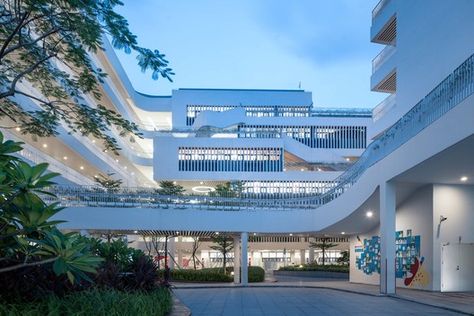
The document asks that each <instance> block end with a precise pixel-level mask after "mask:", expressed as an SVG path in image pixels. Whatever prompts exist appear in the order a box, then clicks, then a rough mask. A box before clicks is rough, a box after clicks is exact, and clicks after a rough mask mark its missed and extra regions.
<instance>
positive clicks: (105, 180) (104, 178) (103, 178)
mask: <svg viewBox="0 0 474 316" xmlns="http://www.w3.org/2000/svg"><path fill="white" fill-rule="evenodd" d="M114 174H115V173H107V175H103V174H101V173H100V174H98V175H96V176H95V177H94V181H95V182H97V183H98V184H100V186H102V187H103V188H105V189H107V190H110V191H116V190H118V189H119V188H120V186H121V185H122V182H123V181H122V179H118V180H115V179H113V178H112V176H113V175H114Z"/></svg>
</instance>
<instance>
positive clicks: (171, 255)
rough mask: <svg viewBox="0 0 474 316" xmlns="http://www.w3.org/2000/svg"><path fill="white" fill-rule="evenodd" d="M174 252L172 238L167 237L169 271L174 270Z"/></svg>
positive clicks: (174, 246)
mask: <svg viewBox="0 0 474 316" xmlns="http://www.w3.org/2000/svg"><path fill="white" fill-rule="evenodd" d="M175 250H176V243H175V241H174V237H169V239H168V253H167V255H168V267H170V270H173V269H174V260H173V259H174V257H175V252H176V251H175Z"/></svg>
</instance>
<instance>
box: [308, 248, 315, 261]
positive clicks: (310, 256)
mask: <svg viewBox="0 0 474 316" xmlns="http://www.w3.org/2000/svg"><path fill="white" fill-rule="evenodd" d="M313 261H314V249H313V248H309V263H312V262H313Z"/></svg>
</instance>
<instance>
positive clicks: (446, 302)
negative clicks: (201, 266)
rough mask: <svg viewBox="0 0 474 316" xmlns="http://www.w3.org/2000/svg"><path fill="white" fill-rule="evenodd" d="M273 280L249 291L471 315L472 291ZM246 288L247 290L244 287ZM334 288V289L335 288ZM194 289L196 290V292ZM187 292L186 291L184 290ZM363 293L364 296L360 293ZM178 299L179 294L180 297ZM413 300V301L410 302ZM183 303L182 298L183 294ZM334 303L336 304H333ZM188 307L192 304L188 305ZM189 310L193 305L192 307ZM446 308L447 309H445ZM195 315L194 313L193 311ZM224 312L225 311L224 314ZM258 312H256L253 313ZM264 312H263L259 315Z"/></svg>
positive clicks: (230, 285)
mask: <svg viewBox="0 0 474 316" xmlns="http://www.w3.org/2000/svg"><path fill="white" fill-rule="evenodd" d="M272 281H273V282H265V283H251V284H250V285H249V287H250V288H252V290H254V289H257V288H258V289H260V288H265V289H267V288H272V289H269V290H272V291H273V290H277V289H281V290H282V291H291V290H290V288H291V289H292V290H293V289H295V290H301V291H303V293H304V292H305V291H308V293H309V292H311V291H312V290H319V291H328V292H330V293H336V294H337V293H338V292H339V295H334V294H333V296H336V297H344V295H349V296H352V295H356V297H358V298H359V300H365V299H366V298H368V297H370V296H371V297H372V298H371V299H384V300H385V299H389V300H395V301H397V300H398V301H399V302H400V303H401V304H402V305H403V304H409V305H410V306H411V305H412V304H415V303H416V304H417V305H419V306H423V304H424V305H426V307H430V306H432V307H436V306H437V307H440V308H443V309H437V308H435V309H434V310H438V311H442V312H444V313H448V310H452V311H460V312H463V313H465V314H471V315H474V292H470V293H440V292H427V291H419V290H410V289H401V288H398V289H397V294H396V295H395V296H394V297H393V298H388V297H381V295H380V294H379V287H378V286H375V285H366V284H355V283H349V282H348V281H341V280H334V279H316V278H304V277H287V276H278V277H276V278H275V279H273V280H272ZM174 285H175V287H176V288H177V289H178V290H179V293H182V292H181V291H180V290H181V289H182V290H184V289H186V290H189V293H194V292H196V291H190V290H192V289H200V290H199V291H201V289H206V290H211V289H216V288H219V289H218V290H217V291H221V290H222V291H224V292H227V290H223V289H222V288H226V289H232V290H237V289H238V288H239V286H235V285H233V283H208V284H202V283H199V284H196V283H176V284H174ZM244 290H246V289H244ZM335 290H337V292H336V291H335ZM199 291H197V292H199ZM185 293H188V292H185ZM360 294H363V295H360ZM180 298H181V296H180ZM410 301H412V302H413V303H411V302H410ZM183 303H184V304H187V303H186V300H185V298H184V297H183ZM336 306H337V305H336ZM190 307H191V306H190ZM191 309H192V307H191ZM446 309H447V310H446ZM355 310H356V311H358V310H357V309H355ZM193 315H195V312H194V313H193ZM223 315H226V314H223ZM256 315H259V314H256ZM262 315H263V314H262Z"/></svg>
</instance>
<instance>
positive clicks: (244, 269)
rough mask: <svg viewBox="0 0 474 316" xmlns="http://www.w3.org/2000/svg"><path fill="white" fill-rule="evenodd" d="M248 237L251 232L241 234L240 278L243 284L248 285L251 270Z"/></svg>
mask: <svg viewBox="0 0 474 316" xmlns="http://www.w3.org/2000/svg"><path fill="white" fill-rule="evenodd" d="M248 239H249V234H248V233H242V234H241V235H240V249H241V253H240V256H241V257H240V262H241V263H242V266H241V272H240V280H241V282H240V283H241V284H242V285H243V286H247V285H248V283H249V271H248V262H249V259H248V254H247V251H248Z"/></svg>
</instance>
